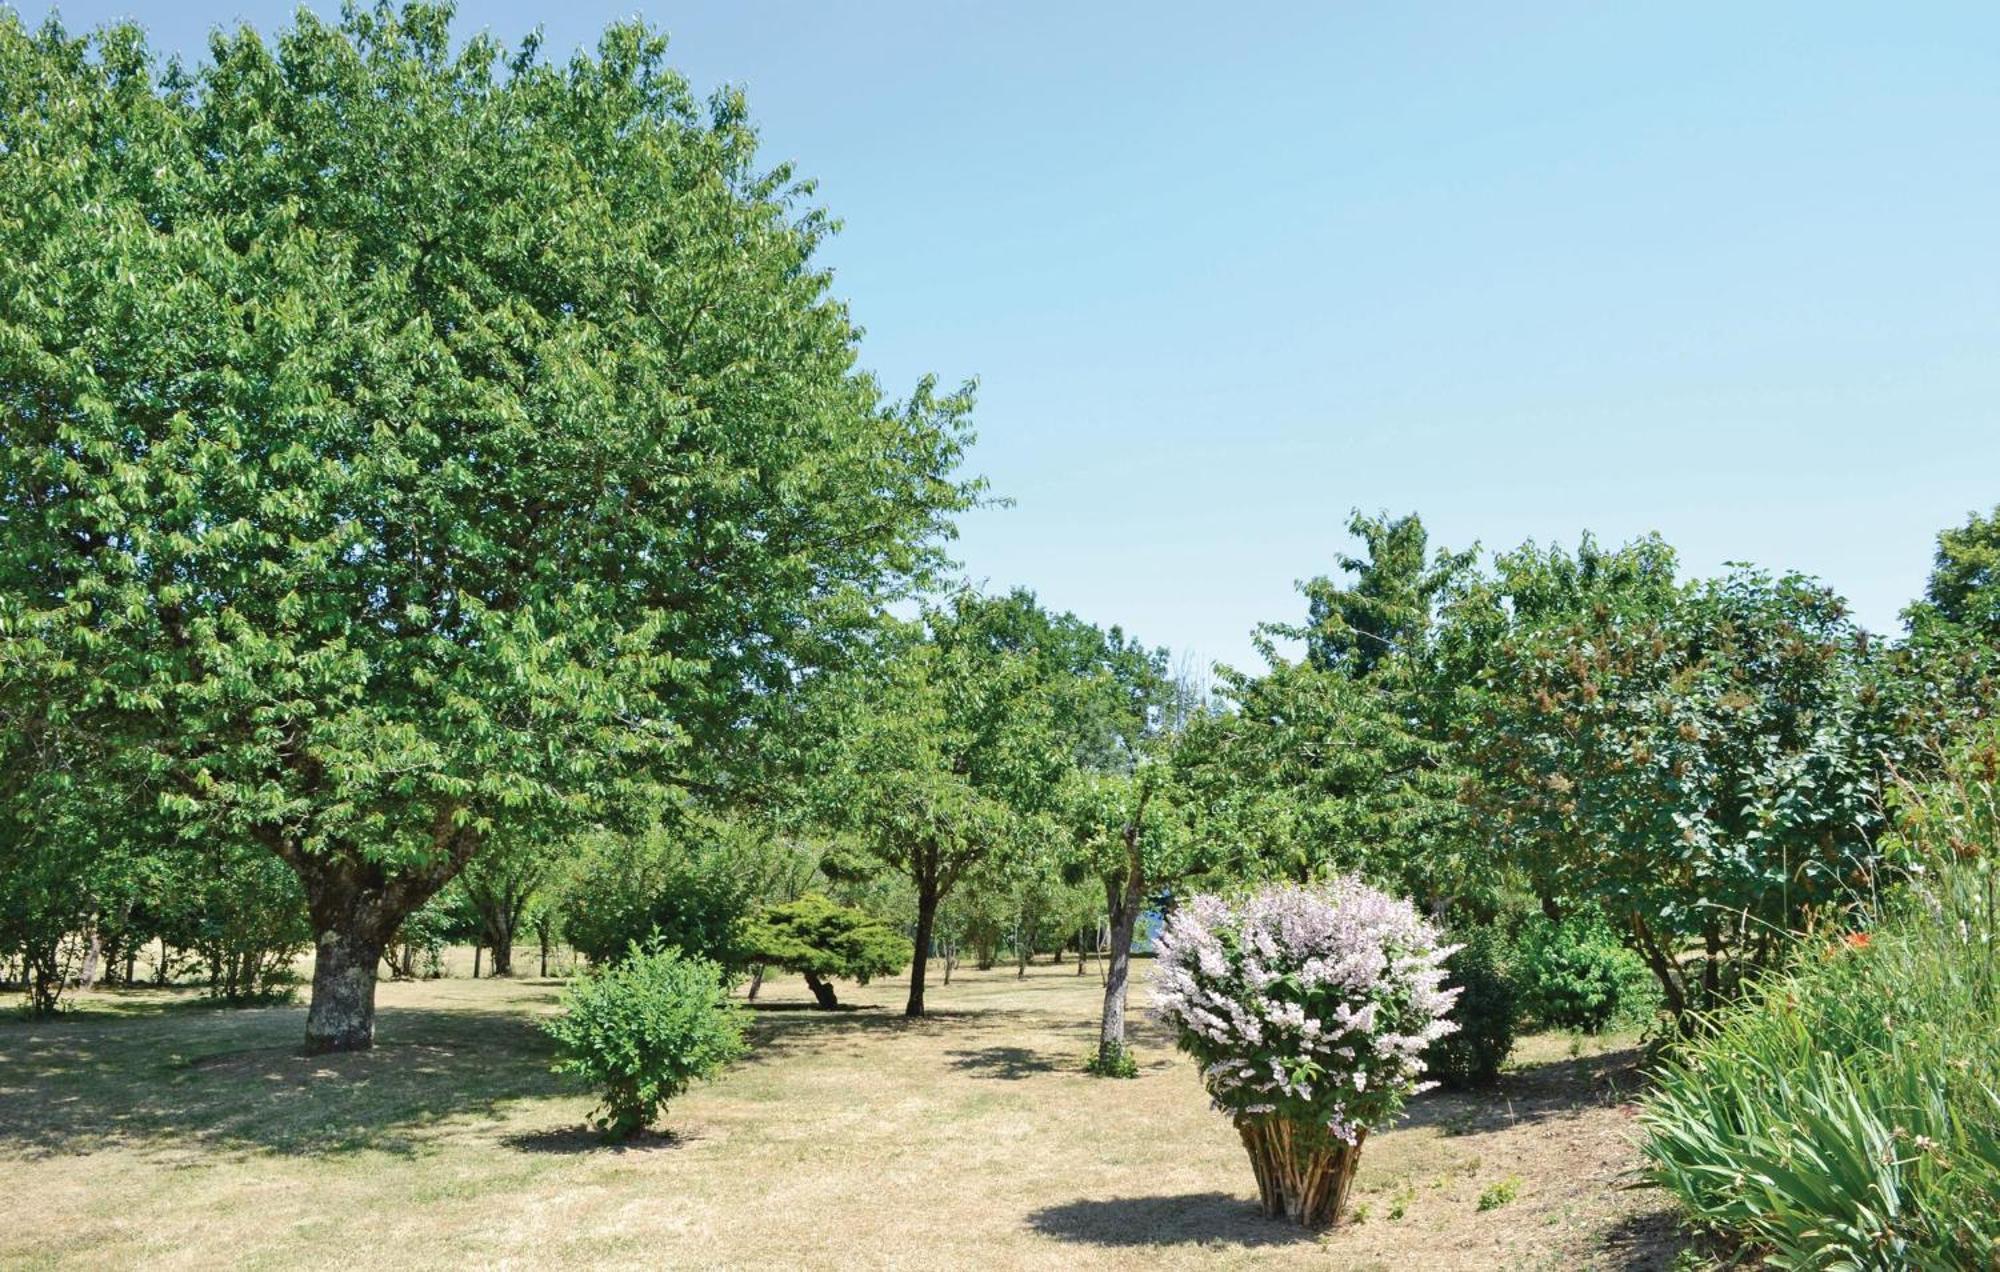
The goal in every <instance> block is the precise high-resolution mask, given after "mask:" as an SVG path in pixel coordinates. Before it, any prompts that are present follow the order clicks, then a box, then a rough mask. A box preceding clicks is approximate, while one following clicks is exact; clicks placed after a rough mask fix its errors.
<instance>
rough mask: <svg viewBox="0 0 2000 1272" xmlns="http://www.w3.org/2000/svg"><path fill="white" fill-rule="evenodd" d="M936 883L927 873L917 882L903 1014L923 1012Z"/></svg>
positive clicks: (934, 925)
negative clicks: (907, 996)
mask: <svg viewBox="0 0 2000 1272" xmlns="http://www.w3.org/2000/svg"><path fill="white" fill-rule="evenodd" d="M937 908H938V884H937V877H936V876H935V875H929V874H927V875H926V877H925V878H923V879H920V880H919V881H918V883H917V939H916V951H915V953H914V954H913V955H912V956H911V959H910V1000H909V1002H907V1003H905V1004H904V1005H903V1014H904V1015H905V1016H921V1015H923V1014H924V967H925V965H926V964H927V963H929V961H930V956H931V934H932V932H933V931H934V930H935V929H936V927H937Z"/></svg>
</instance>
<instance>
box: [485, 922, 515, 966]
mask: <svg viewBox="0 0 2000 1272" xmlns="http://www.w3.org/2000/svg"><path fill="white" fill-rule="evenodd" d="M491 974H492V975H494V976H512V975H513V974H514V929H513V928H511V927H510V928H508V929H507V930H505V931H504V932H499V933H496V934H495V935H494V938H493V971H492V973H491Z"/></svg>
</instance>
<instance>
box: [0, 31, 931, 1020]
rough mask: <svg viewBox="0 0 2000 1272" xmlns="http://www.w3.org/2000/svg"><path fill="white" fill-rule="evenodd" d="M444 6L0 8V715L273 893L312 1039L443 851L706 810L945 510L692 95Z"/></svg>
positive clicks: (618, 38) (735, 147) (740, 163)
mask: <svg viewBox="0 0 2000 1272" xmlns="http://www.w3.org/2000/svg"><path fill="white" fill-rule="evenodd" d="M450 18H451V10H450V8H449V7H448V6H439V5H428V4H414V3H413V4H410V5H408V6H406V7H403V8H400V9H396V8H391V7H389V6H387V5H386V4H385V5H378V6H375V7H371V8H361V7H357V8H352V9H349V10H348V11H347V13H346V15H345V16H344V17H343V18H342V19H341V20H340V22H339V23H337V24H328V23H325V22H322V21H321V20H319V19H318V18H315V17H314V16H313V15H312V14H311V13H310V12H309V11H304V10H301V12H300V13H299V15H298V17H297V18H296V19H295V22H294V25H293V26H292V27H290V28H289V29H288V30H285V31H284V32H282V33H280V34H279V35H278V36H277V37H276V38H275V39H270V40H267V39H265V38H263V37H261V36H259V35H258V34H257V33H255V32H253V31H251V30H249V29H240V30H237V31H234V32H230V33H223V34H218V35H217V36H215V37H214V39H213V41H212V43H211V45H210V49H209V60H208V62H207V63H206V64H205V65H203V66H202V67H201V68H200V69H198V70H196V71H193V72H188V71H184V70H182V69H180V68H178V67H173V66H163V65H162V64H161V63H160V61H159V60H158V59H157V58H156V57H155V56H154V55H153V54H151V53H150V52H149V51H148V50H147V48H146V46H145V43H144V41H143V38H142V36H141V34H140V33H139V32H138V31H137V30H136V29H134V28H132V27H129V26H126V27H114V28H110V29H108V30H106V31H104V32H102V33H100V34H98V35H96V36H94V37H89V38H72V37H71V36H69V35H67V34H66V33H64V32H63V31H62V30H61V29H60V28H58V27H56V26H54V25H50V26H45V27H43V28H42V29H41V30H39V31H30V30H28V29H26V28H25V27H23V26H22V24H21V23H20V21H19V20H18V19H17V18H15V17H13V16H11V15H5V16H0V453H4V455H5V457H6V458H5V462H4V465H0V642H4V643H5V645H6V649H5V650H4V654H5V656H4V657H0V669H4V671H0V674H4V676H5V680H4V682H0V698H5V699H10V700H12V701H13V702H14V703H15V704H16V706H17V707H18V706H19V704H20V703H22V702H24V701H31V702H34V703H39V704H42V709H41V710H39V711H30V710H27V709H26V708H20V709H18V710H14V711H12V712H11V713H10V715H9V716H8V717H7V718H11V719H15V720H20V719H25V718H29V717H31V716H32V717H35V718H39V719H43V720H48V721H53V722H54V723H55V724H58V725H60V726H61V727H62V728H64V729H74V730H80V731H84V732H87V733H89V734H91V735H92V736H94V737H97V738H100V739H104V740H105V742H104V745H103V746H102V747H101V748H100V750H99V752H98V753H99V754H101V755H104V756H107V757H109V758H108V759H107V762H106V766H105V767H103V768H100V769H98V770H96V771H94V773H93V775H92V776H93V780H98V781H103V782H111V783H116V784H118V785H119V787H120V788H121V789H123V790H133V791H143V792H146V793H147V794H149V795H152V796H156V797H157V799H158V800H159V801H160V802H161V804H162V806H163V807H165V808H166V809H167V810H168V811H170V812H172V813H173V814H174V815H176V816H178V817H182V818H186V819H190V820H192V821H195V822H199V823H202V824H206V825H211V826H213V827H214V828H215V830H216V832H217V833H231V834H237V835H242V836H247V837H249V838H250V839H252V840H254V841H255V842H257V843H259V844H261V845H262V846H263V847H265V848H266V849H267V850H268V851H270V852H271V853H273V854H275V855H276V856H277V857H278V858H279V859H281V860H283V861H284V862H285V863H286V864H288V865H289V866H290V867H291V868H292V869H293V870H294V871H296V872H297V874H298V876H299V879H300V882H301V884H302V885H303V888H304V891H305V895H306V898H307V904H308V908H309V911H310V916H311V922H312V928H313V932H314V941H315V947H316V958H317V961H316V966H315V971H314V980H313V990H312V1005H311V1010H310V1013H309V1016H308V1021H307V1043H308V1045H309V1047H310V1048H312V1049H315V1050H333V1049H350V1048H359V1047H366V1046H368V1045H370V1043H371V1041H372V1039H373V1030H374V1014H373V1004H374V985H375V964H376V961H377V958H378V956H379V955H380V953H381V950H382V946H383V943H384V942H385V941H387V940H388V939H389V937H390V936H391V935H392V934H393V933H394V932H395V930H396V929H397V926H398V925H399V923H400V922H401V920H402V918H403V917H404V916H405V915H406V914H408V913H409V912H411V911H412V910H414V909H415V908H416V907H418V906H419V905H421V904H422V903H423V902H424V901H425V899H426V898H428V897H429V896H431V895H432V894H434V893H435V892H436V891H437V890H438V889H439V888H441V887H442V886H444V884H445V883H446V882H447V881H449V880H450V879H451V878H453V877H454V876H455V875H456V874H457V873H458V872H459V871H460V870H462V869H463V868H464V866H465V865H466V863H467V862H469V861H470V860H472V859H473V858H474V857H475V856H476V855H477V854H478V853H479V852H480V851H481V849H482V846H483V845H485V844H487V843H489V842H492V841H494V840H496V839H497V838H500V837H504V836H514V835H530V834H535V833H541V832H542V831H543V830H544V829H545V828H547V827H548V826H550V825H551V824H556V825H568V824H571V823H573V822H574V821H575V819H577V818H579V817H580V816H584V815H597V814H599V813H601V812H603V810H605V809H607V808H611V807H614V806H630V805H641V806H643V805H650V804H654V803H657V802H658V798H659V796H658V790H657V788H658V785H659V784H660V783H661V782H676V783H681V784H684V785H691V786H700V787H704V788H710V789H721V788H726V787H727V786H728V783H729V780H730V769H729V766H730V764H731V763H732V761H733V760H734V759H735V758H736V757H737V755H738V753H739V752H740V750H741V746H742V741H741V740H742V739H744V738H751V737H754V736H755V729H754V726H755V724H756V722H757V720H758V718H759V715H760V713H761V712H763V711H765V710H767V709H768V706H767V704H769V703H771V702H772V701H775V700H777V699H779V698H781V697H782V696H783V691H784V690H786V689H787V688H788V687H789V686H790V685H791V684H792V683H793V681H794V679H795V678H796V677H798V676H800V675H801V674H803V671H804V669H807V668H810V667H812V666H814V665H818V664H823V663H827V662H830V661H837V660H838V658H839V657H840V655H841V652H842V650H843V649H844V648H845V647H846V645H847V643H848V638H849V634H850V633H851V632H852V631H854V630H855V629H856V628H857V627H859V626H861V625H864V624H867V623H869V622H872V621H873V618H874V616H875V614H876V613H877V612H878V611H879V608H880V606H881V605H882V604H883V602H884V601H885V600H886V599H888V598H889V597H891V596H893V595H894V594H896V593H897V592H898V591H899V590H901V588H902V587H903V586H904V584H905V583H906V582H907V581H909V580H910V579H912V578H913V577H915V576H919V575H921V574H923V573H924V572H925V571H926V569H927V568H928V567H929V566H930V565H931V564H932V561H933V559H934V550H935V545H936V544H937V542H938V541H939V539H940V537H941V535H942V534H943V533H944V532H946V531H947V530H948V523H947V521H946V518H947V517H948V516H949V515H950V514H951V513H952V512H953V511H954V510H956V509H958V508H960V507H961V506H963V504H964V503H965V501H966V499H967V497H968V494H969V492H968V489H967V487H966V486H965V485H963V484H961V483H960V482H958V481H957V480H956V478H955V477H954V473H955V470H956V467H957V464H958V462H959V459H960V456H961V451H962V448H963V446H964V445H965V444H966V441H967V438H968V434H967V432H966V429H965V427H964V425H963V423H962V418H963V413H964V411H965V409H966V406H967V403H966V401H965V399H964V398H963V397H962V396H942V397H941V396H938V395H935V394H934V393H933V392H932V390H931V389H930V388H929V387H928V386H927V385H926V386H924V387H921V388H919V389H918V391H917V392H916V393H915V394H914V395H913V396H912V397H911V398H910V399H909V400H908V401H907V402H906V403H904V404H901V405H895V404H889V403H885V401H884V398H883V396H882V393H881V391H880V390H879V389H878V387H877V385H876V383H875V382H874V381H873V380H872V379H870V378H869V377H868V376H866V375H864V374H862V373H860V372H859V371H857V369H856V365H855V363H856V340H857V333H856V329H855V328H854V326H853V325H852V324H851V323H850V321H849V318H848V316H847V313H846V311H845V309H844V308H843V307H842V306H841V305H840V304H839V303H838V302H837V301H836V300H835V299H833V297H832V296H831V295H830V293H829V277H828V274H827V272H826V271H825V270H824V269H823V268H821V267H819V266H818V265H816V264H815V261H814V253H815V249H816V248H817V247H818V246H819V244H820V242H821V240H822V239H823V238H824V237H825V235H826V234H827V233H828V231H829V228H830V222H829V221H828V220H827V218H826V217H825V216H824V214H823V213H821V212H820V211H819V210H818V209H816V208H815V207H813V206H812V205H811V204H810V203H809V202H807V201H806V200H807V195H808V192H809V187H808V186H805V185H803V184H801V183H799V182H797V181H795V179H794V178H793V176H792V174H791V172H790V170H789V169H788V168H786V167H784V166H782V165H779V166H760V164H759V162H758V159H757V154H756V144H755V142H756V137H755V133H754V131H753V130H752V128H751V126H750V124H749V122H748V120H747V119H746V116H745V112H744V106H743V103H742V101H741V99H740V98H739V97H738V96H736V95H734V94H731V93H722V94H719V95H717V96H716V97H714V98H713V99H711V100H710V101H709V102H708V103H707V104H706V105H704V104H702V103H701V102H699V101H698V100H697V99H696V98H695V96H694V95H693V93H692V92H691V91H690V89H689V87H688V85H687V83H686V82H685V81H684V80H683V79H682V78H681V77H680V76H679V75H677V74H676V73H675V72H674V71H672V70H671V69H670V68H669V67H668V65H667V63H666V60H665V59H666V47H665V42H664V40H663V39H662V38H661V37H659V36H657V35H655V34H653V33H651V32H649V31H648V30H646V29H645V28H644V27H642V26H638V25H623V26H617V27H613V28H612V29H610V30H609V31H607V32H606V33H605V35H604V37H603V38H602V40H601V41H600V42H599V44H598V46H597V49H596V52H595V54H594V55H592V54H578V55H576V56H574V57H572V58H571V59H569V60H568V61H566V62H562V63H551V62H548V61H544V60H543V59H542V58H540V57H539V56H538V55H537V51H536V46H535V42H534V41H532V40H531V41H530V42H529V43H527V44H526V45H524V46H522V47H521V48H520V49H519V50H517V51H515V52H514V53H512V54H510V55H504V56H503V50H502V49H501V48H500V47H499V46H498V45H497V44H496V43H495V42H493V41H492V40H490V39H488V38H485V37H476V38H473V39H471V40H469V41H466V42H464V43H463V44H461V45H454V42H453V40H452V38H451V35H450ZM10 727H11V726H10ZM9 754H12V747H11V746H10V747H9ZM604 815H607V816H609V815H610V814H609V813H605V814H604Z"/></svg>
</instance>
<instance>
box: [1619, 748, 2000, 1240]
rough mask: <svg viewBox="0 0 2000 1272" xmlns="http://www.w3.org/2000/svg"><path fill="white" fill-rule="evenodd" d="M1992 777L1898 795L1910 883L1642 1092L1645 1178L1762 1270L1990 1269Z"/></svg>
mask: <svg viewBox="0 0 2000 1272" xmlns="http://www.w3.org/2000/svg"><path fill="white" fill-rule="evenodd" d="M1992 778H1993V775H1992V772H1991V769H1990V767H1989V768H1988V769H1987V770H1986V772H1985V773H1984V776H1983V777H1982V775H1981V773H1980V772H1979V771H1978V770H1977V769H1976V768H1975V769H1974V770H1973V771H1972V772H1971V773H1970V774H1969V775H1968V774H1966V773H1965V772H1964V771H1963V770H1961V776H1960V777H1959V778H1957V779H1954V780H1953V781H1951V782H1950V783H1948V784H1945V785H1942V786H1940V787H1937V788H1933V789H1932V790H1930V791H1928V792H1922V793H1919V792H1915V791H1906V792H1904V798H1903V807H1902V808H1901V810H1900V812H1901V813H1902V817H1901V823H1900V824H1901V826H1902V827H1903V829H1902V832H1901V833H1902V834H1903V836H1904V838H1905V843H1904V844H1903V847H1904V848H1905V849H1906V850H1908V851H1909V852H1910V854H1911V856H1912V859H1914V860H1917V861H1920V862H1922V863H1923V865H1922V866H1921V867H1920V868H1919V869H1917V870H1916V872H1915V873H1914V875H1913V877H1912V881H1911V882H1910V884H1909V885H1907V886H1906V887H1904V888H1902V889H1900V890H1899V891H1898V892H1897V894H1896V895H1894V896H1893V897H1890V898H1887V899H1884V900H1879V901H1877V902H1875V903H1873V904H1871V905H1870V906H1869V907H1867V909H1866V919H1867V925H1866V930H1864V931H1857V932H1849V933H1842V934H1836V935H1834V936H1832V937H1830V938H1829V937H1826V936H1823V935H1822V936H1813V937H1806V938H1801V943H1802V948H1801V950H1800V957H1799V958H1798V960H1797V962H1796V964H1795V966H1794V968H1793V970H1792V971H1791V972H1790V973H1788V974H1786V975H1783V976H1778V977H1774V978H1772V979H1771V980H1769V981H1767V982H1766V984H1765V985H1764V986H1763V987H1762V988H1761V989H1760V991H1759V992H1758V993H1757V995H1756V996H1755V997H1754V998H1753V999H1752V1000H1751V1001H1750V1002H1748V1003H1746V1004H1745V1005H1743V1006H1741V1007H1739V1008H1737V1009H1735V1010H1732V1011H1728V1012H1725V1013H1722V1014H1720V1015H1719V1016H1717V1017H1716V1018H1715V1019H1714V1020H1713V1021H1711V1022H1710V1023H1711V1025H1712V1028H1711V1029H1710V1031H1709V1032H1707V1033H1705V1034H1703V1035H1702V1036H1700V1037H1698V1038H1696V1039H1695V1040H1693V1041H1691V1042H1689V1043H1687V1044H1685V1045H1684V1046H1683V1047H1682V1048H1681V1049H1680V1050H1679V1051H1678V1052H1677V1053H1676V1054H1675V1055H1674V1056H1673V1057H1671V1058H1670V1059H1669V1060H1668V1062H1667V1063H1666V1064H1665V1065H1664V1066H1663V1069H1662V1072H1661V1074H1660V1076H1659V1082H1658V1084H1657V1086H1656V1088H1655V1091H1654V1093H1653V1094H1652V1095H1651V1096H1650V1097H1649V1098H1648V1099H1647V1101H1646V1103H1645V1106H1644V1108H1643V1110H1642V1112H1641V1120H1642V1123H1643V1125H1644V1127H1645V1130H1646V1134H1647V1141H1646V1144H1645V1154H1646V1157H1647V1160H1648V1166H1649V1171H1650V1173H1651V1175H1652V1177H1653V1178H1654V1179H1655V1180H1656V1181H1657V1182H1659V1183H1660V1184H1662V1185H1664V1186H1665V1187H1667V1188H1668V1189H1670V1190H1671V1191H1672V1192H1673V1193H1674V1194H1675V1195H1676V1196H1677V1197H1678V1198H1679V1199H1680V1201H1681V1203H1682V1205H1683V1206H1684V1207H1685V1208H1686V1210H1687V1213H1688V1215H1689V1216H1690V1218H1691V1219H1692V1220H1693V1221H1694V1222H1696V1223H1697V1224H1699V1225H1701V1226H1704V1227H1707V1228H1709V1229H1711V1230H1713V1231H1716V1232H1718V1233H1721V1234H1724V1235H1725V1236H1727V1237H1730V1238H1733V1239H1735V1240H1738V1241H1740V1242H1742V1243H1744V1244H1745V1245H1746V1246H1748V1247H1750V1248H1751V1249H1752V1250H1753V1251H1754V1252H1756V1253H1758V1254H1760V1255H1762V1256H1763V1257H1764V1258H1766V1259H1767V1260H1768V1261H1769V1263H1770V1264H1771V1265H1772V1266H1776V1267H1780V1268H1816V1269H1817V1268H1824V1269H1844V1268H1855V1269H1861V1268H1868V1269H1873V1268H1884V1269H1888V1268H1897V1269H1901V1268H1926V1269H1929V1268H1936V1269H1947V1268H1951V1269H1956V1268H1991V1267H2000V1213H1996V1212H1997V1211H2000V980H1997V979H1996V972H2000V960H1996V945H1995V937H1996V931H1995V917H1996V900H2000V897H1996V878H1995V874H1994V860H1993V852H1994V849H1995V847H1996V846H2000V835H1996V833H1995V832H1996V819H1995V816H1994V812H1995V807H1996V805H1995V799H1994V794H1995V789H1996V783H1995V782H1994V781H1993V780H1992Z"/></svg>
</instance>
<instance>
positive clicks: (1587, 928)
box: [1514, 914, 1659, 1033]
mask: <svg viewBox="0 0 2000 1272" xmlns="http://www.w3.org/2000/svg"><path fill="white" fill-rule="evenodd" d="M1514 977H1515V987H1516V989H1517V991H1518V992H1519V994H1520V1007H1521V1010H1522V1012H1523V1013H1524V1014H1525V1015H1526V1016H1527V1017H1528V1018H1529V1019H1531V1020H1533V1021H1534V1022H1536V1023H1537V1024H1539V1025H1541V1026H1542V1027H1544V1028H1548V1029H1581V1030H1583V1031H1584V1032H1586V1033H1596V1032H1598V1031H1599V1030H1601V1029H1603V1028H1604V1027H1605V1026H1606V1025H1608V1024H1611V1023H1612V1022H1613V1021H1618V1022H1622V1023H1638V1022H1640V1021H1642V1020H1644V1019H1645V1018H1647V1017H1648V1016H1650V1015H1652V1013H1653V1011H1654V1009H1655V1007H1656V1005H1657V1002H1658V997H1659V994H1658V988H1657V986H1656V985H1655V984H1654V981H1653V974H1652V973H1651V972H1650V971H1649V970H1648V969H1647V967H1646V963H1645V960H1644V959H1641V958H1640V957H1639V956H1638V955H1637V954H1635V953H1633V952H1632V951H1631V950H1628V949H1626V948H1625V946H1624V945H1622V944H1620V943H1619V940H1618V937H1617V936H1616V934H1614V933H1613V932H1612V931H1611V928H1610V927H1609V925H1607V924H1606V923H1605V922H1604V921H1603V920H1602V919H1601V918H1599V917H1598V916H1596V915H1594V914H1573V915H1570V916H1568V917H1566V918H1565V919H1563V921H1562V922H1560V923H1554V922H1551V921H1550V920H1548V919H1547V918H1545V917H1543V916H1542V915H1539V914H1538V915H1534V916H1533V917H1531V918H1529V919H1528V920H1527V921H1526V922H1525V923H1523V924H1522V925H1521V933H1520V937H1519V939H1518V942H1517V944H1516V946H1515V956H1514Z"/></svg>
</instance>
